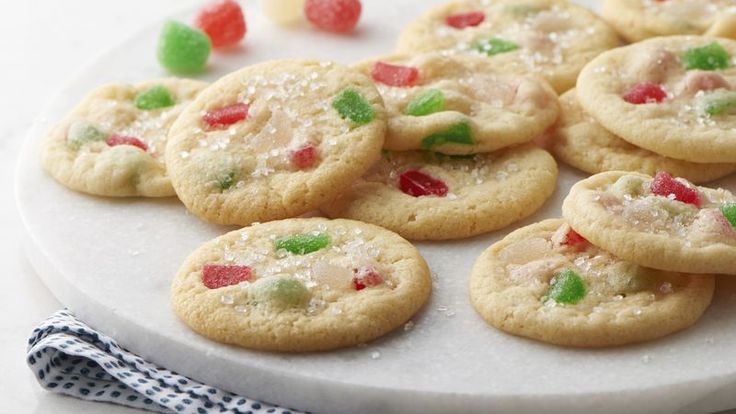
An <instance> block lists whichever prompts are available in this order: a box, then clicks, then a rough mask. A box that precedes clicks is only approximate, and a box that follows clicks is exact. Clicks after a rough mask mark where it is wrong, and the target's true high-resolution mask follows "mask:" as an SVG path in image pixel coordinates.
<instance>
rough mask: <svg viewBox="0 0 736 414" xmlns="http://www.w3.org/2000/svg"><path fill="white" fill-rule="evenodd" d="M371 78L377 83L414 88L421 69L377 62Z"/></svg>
mask: <svg viewBox="0 0 736 414" xmlns="http://www.w3.org/2000/svg"><path fill="white" fill-rule="evenodd" d="M371 77H373V80H374V81H376V82H380V83H383V84H384V85H389V86H400V87H404V86H412V85H414V84H415V83H416V81H417V79H418V78H419V69H417V68H414V67H411V66H399V65H391V64H388V63H383V62H376V64H375V65H373V69H372V70H371Z"/></svg>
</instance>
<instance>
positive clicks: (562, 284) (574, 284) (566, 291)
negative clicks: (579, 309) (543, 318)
mask: <svg viewBox="0 0 736 414" xmlns="http://www.w3.org/2000/svg"><path fill="white" fill-rule="evenodd" d="M586 294H587V288H586V286H585V281H583V279H582V278H581V277H580V276H579V275H578V274H577V273H575V272H574V271H572V270H570V269H565V270H563V271H562V272H561V273H560V274H559V275H557V276H556V277H555V278H554V279H553V280H552V282H551V283H550V285H549V290H548V291H547V295H546V299H547V300H553V301H555V302H557V303H563V304H566V305H574V304H576V303H578V302H580V301H581V300H583V298H584V297H585V295H586Z"/></svg>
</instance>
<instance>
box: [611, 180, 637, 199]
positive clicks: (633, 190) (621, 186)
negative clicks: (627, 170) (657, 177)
mask: <svg viewBox="0 0 736 414" xmlns="http://www.w3.org/2000/svg"><path fill="white" fill-rule="evenodd" d="M643 184H644V180H642V179H641V178H640V177H637V176H635V175H624V176H623V177H621V178H619V179H618V180H616V182H615V183H613V186H612V187H611V190H612V191H613V192H614V193H615V194H617V195H619V196H621V197H624V196H630V197H636V196H638V195H641V193H642V190H643V189H644V187H643Z"/></svg>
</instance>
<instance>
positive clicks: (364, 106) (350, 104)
mask: <svg viewBox="0 0 736 414" xmlns="http://www.w3.org/2000/svg"><path fill="white" fill-rule="evenodd" d="M332 107H333V108H335V109H336V110H337V112H338V113H339V114H340V116H341V117H342V118H343V119H346V118H347V119H349V120H351V121H353V122H354V123H355V124H357V125H365V124H367V123H369V122H371V121H373V119H374V118H375V117H376V113H375V111H374V110H373V107H372V106H371V104H370V103H369V102H368V101H366V100H365V98H363V96H362V95H361V94H360V93H358V91H356V90H353V89H345V90H344V91H342V92H340V94H339V95H337V97H336V98H335V100H334V101H332Z"/></svg>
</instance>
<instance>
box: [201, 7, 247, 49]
mask: <svg viewBox="0 0 736 414" xmlns="http://www.w3.org/2000/svg"><path fill="white" fill-rule="evenodd" d="M194 25H195V26H197V27H198V28H199V29H201V30H202V31H203V32H205V33H206V34H207V36H209V38H210V40H211V41H212V47H215V48H220V47H230V46H235V45H236V44H238V42H240V41H241V40H242V39H243V37H245V32H246V31H247V26H246V24H245V17H244V16H243V10H242V9H241V8H240V5H239V4H238V3H236V2H235V1H233V0H218V1H216V2H214V3H211V4H209V5H207V6H205V7H204V8H203V9H202V10H200V11H199V13H198V14H197V17H196V18H195V19H194Z"/></svg>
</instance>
